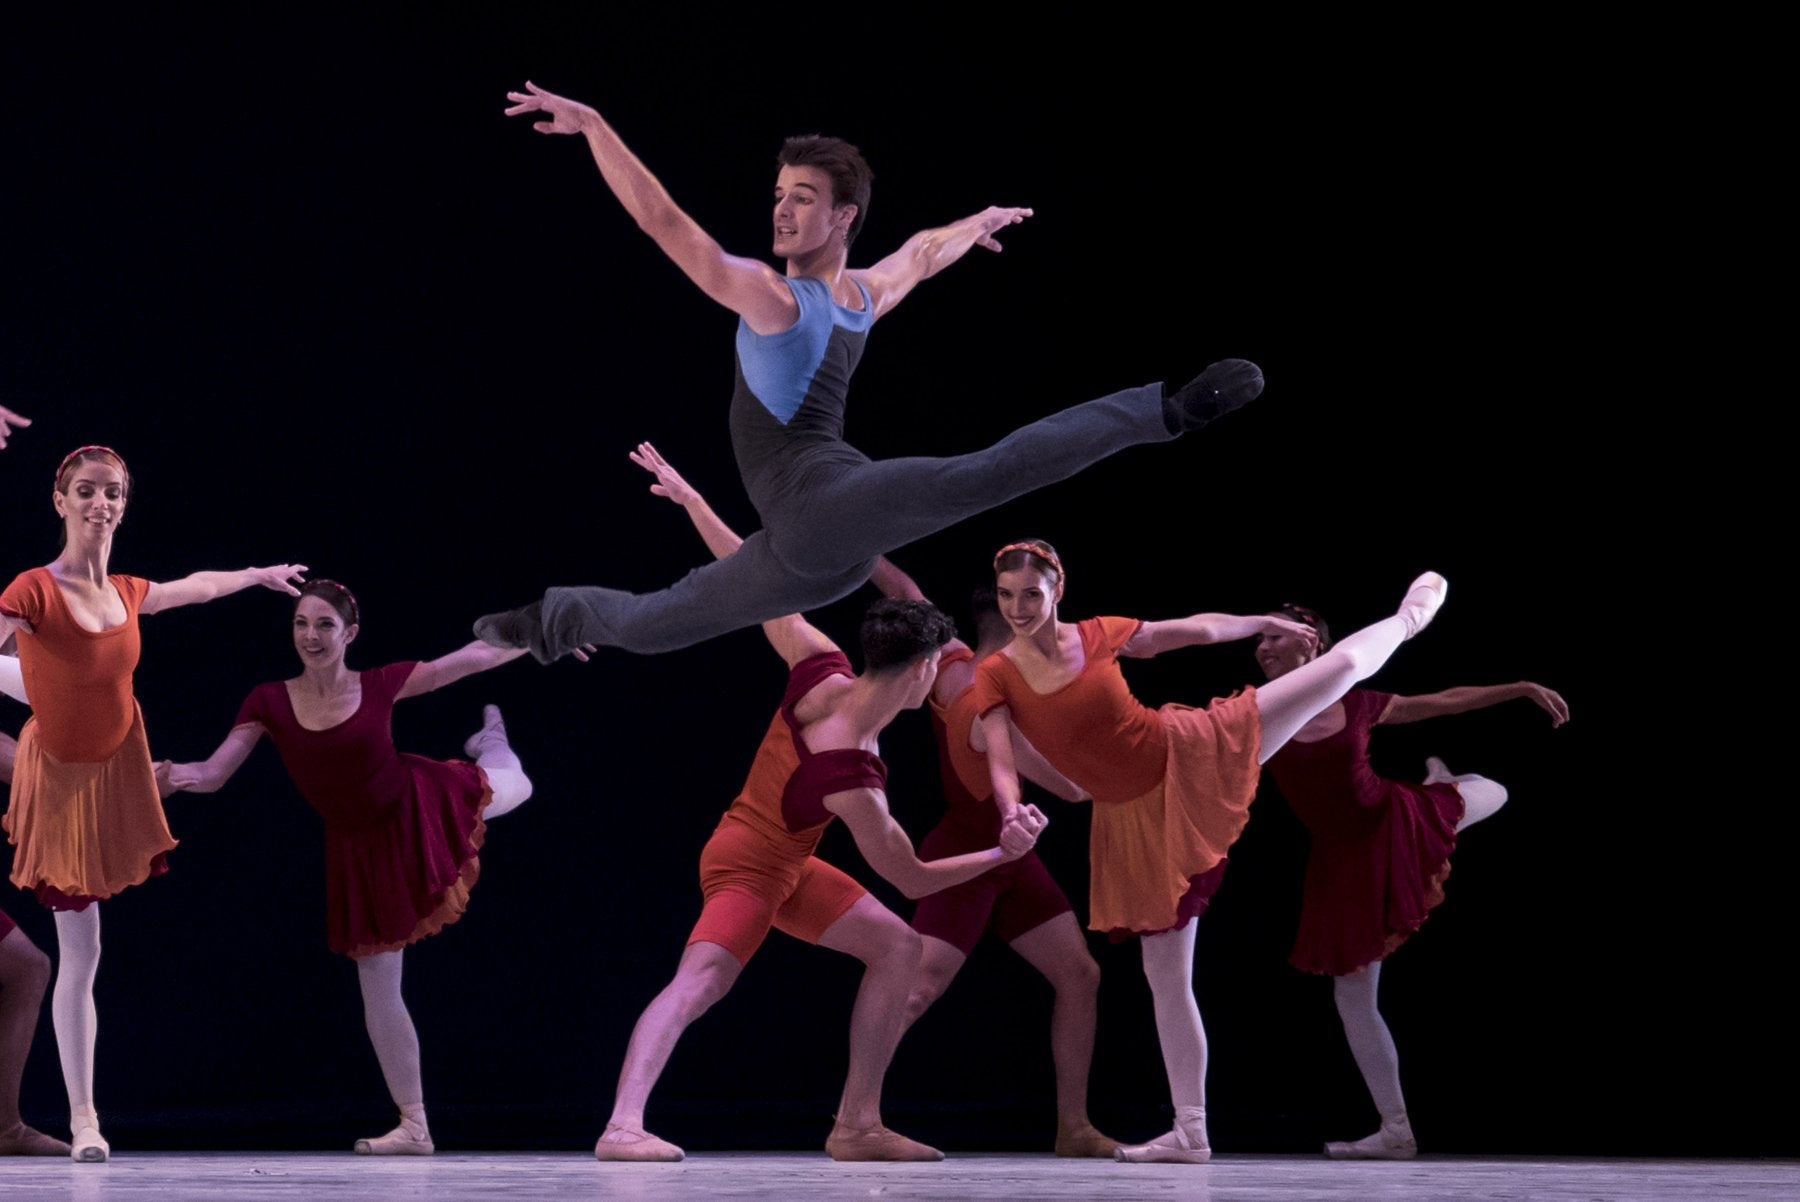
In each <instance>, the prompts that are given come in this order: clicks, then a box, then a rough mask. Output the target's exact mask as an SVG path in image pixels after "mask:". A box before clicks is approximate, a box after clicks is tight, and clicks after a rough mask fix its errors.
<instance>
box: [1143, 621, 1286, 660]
mask: <svg viewBox="0 0 1800 1202" xmlns="http://www.w3.org/2000/svg"><path fill="white" fill-rule="evenodd" d="M1259 634H1291V635H1293V636H1294V637H1295V638H1297V639H1299V640H1300V641H1301V642H1302V643H1304V644H1305V646H1306V649H1307V651H1308V652H1309V653H1310V652H1311V651H1312V650H1313V649H1314V648H1315V647H1317V646H1318V645H1319V632H1318V631H1316V630H1314V629H1313V628H1312V627H1311V626H1308V625H1306V623H1304V622H1290V621H1288V620H1287V619H1286V618H1273V617H1266V616H1260V615H1252V616H1249V617H1239V616H1238V615H1236V614H1194V615H1193V616H1192V617H1187V618H1176V619H1174V620H1172V621H1168V622H1144V623H1142V624H1141V625H1139V626H1138V628H1137V632H1136V633H1135V634H1133V635H1132V636H1131V637H1130V638H1129V639H1127V640H1126V641H1125V645H1124V646H1123V647H1121V648H1119V654H1120V655H1128V656H1131V657H1132V658H1134V659H1149V658H1150V657H1151V656H1153V655H1161V654H1162V653H1163V652H1165V651H1174V650H1176V649H1177V648H1180V647H1196V646H1199V645H1201V644H1202V643H1235V642H1237V641H1238V640H1239V639H1250V638H1255V637H1256V636H1257V635H1259Z"/></svg>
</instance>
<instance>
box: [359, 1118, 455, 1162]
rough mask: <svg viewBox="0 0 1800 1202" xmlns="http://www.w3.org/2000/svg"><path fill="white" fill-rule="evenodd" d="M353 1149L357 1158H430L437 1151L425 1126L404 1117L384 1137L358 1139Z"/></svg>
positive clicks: (415, 1120)
mask: <svg viewBox="0 0 1800 1202" xmlns="http://www.w3.org/2000/svg"><path fill="white" fill-rule="evenodd" d="M354 1148H355V1151H356V1154H357V1155H358V1156H430V1155H431V1154H432V1153H433V1152H436V1151H437V1145H436V1144H434V1143H432V1142H431V1132H430V1130H428V1129H427V1128H426V1126H425V1124H424V1123H421V1122H419V1121H418V1120H417V1119H409V1118H407V1117H405V1116H404V1115H402V1116H401V1118H400V1125H399V1126H398V1127H395V1128H394V1129H393V1130H392V1131H390V1132H388V1133H387V1134H386V1135H377V1136H376V1137H375V1138H374V1139H359V1140H357V1141H356V1144H355V1145H354Z"/></svg>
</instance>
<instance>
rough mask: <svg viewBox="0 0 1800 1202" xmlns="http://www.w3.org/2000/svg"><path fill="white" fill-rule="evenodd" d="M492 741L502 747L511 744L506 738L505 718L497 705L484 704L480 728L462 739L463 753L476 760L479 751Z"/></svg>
mask: <svg viewBox="0 0 1800 1202" xmlns="http://www.w3.org/2000/svg"><path fill="white" fill-rule="evenodd" d="M494 743H499V744H500V745H501V746H503V747H507V746H511V744H510V743H508V742H507V738H506V719H505V718H502V717H501V716H500V707H499V706H497V705H484V706H482V707H481V729H480V730H478V731H476V732H475V733H474V734H472V735H470V736H469V737H468V738H466V739H464V740H463V754H464V755H466V756H468V757H469V758H470V759H472V760H478V759H480V758H481V753H482V752H484V751H486V750H487V749H488V747H489V746H491V745H492V744H494Z"/></svg>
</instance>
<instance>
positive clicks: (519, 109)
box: [506, 79, 600, 134]
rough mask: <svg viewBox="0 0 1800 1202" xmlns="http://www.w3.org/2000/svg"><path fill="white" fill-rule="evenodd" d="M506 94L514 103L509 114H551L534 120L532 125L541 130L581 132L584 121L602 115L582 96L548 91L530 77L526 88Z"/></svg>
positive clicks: (548, 131) (544, 131)
mask: <svg viewBox="0 0 1800 1202" xmlns="http://www.w3.org/2000/svg"><path fill="white" fill-rule="evenodd" d="M506 98H507V99H508V100H510V101H512V102H513V106H512V107H511V108H509V109H507V110H506V115H507V116H508V117H519V116H523V115H524V114H526V113H543V114H544V115H545V116H546V117H548V118H550V119H549V120H548V121H535V122H533V123H532V126H531V128H533V129H535V130H537V131H538V132H539V133H540V134H578V133H580V132H581V126H582V122H583V121H585V120H586V119H587V118H588V117H590V116H594V117H598V116H599V115H600V114H599V113H596V112H595V111H594V110H593V109H591V108H589V107H588V106H587V105H585V104H582V103H581V102H580V101H579V100H570V99H569V98H567V97H566V96H558V95H557V94H556V93H554V92H546V91H544V89H542V88H540V87H538V86H537V85H536V84H534V83H532V82H531V81H530V80H529V79H528V80H526V81H525V90H524V91H523V92H508V93H507V94H506Z"/></svg>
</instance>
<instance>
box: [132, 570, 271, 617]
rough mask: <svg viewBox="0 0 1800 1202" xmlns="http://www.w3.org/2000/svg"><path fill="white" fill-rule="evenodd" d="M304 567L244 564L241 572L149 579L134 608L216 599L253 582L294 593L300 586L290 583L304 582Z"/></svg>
mask: <svg viewBox="0 0 1800 1202" xmlns="http://www.w3.org/2000/svg"><path fill="white" fill-rule="evenodd" d="M305 571H306V565H305V564H303V563H281V564H276V565H275V566H274V567H269V568H245V569H244V570H243V571H241V572H195V573H194V574H193V575H192V576H183V577H182V578H181V579H180V580H171V581H169V582H168V583H166V584H158V583H155V582H152V583H151V585H150V588H149V589H148V590H147V591H146V592H145V593H144V600H143V603H142V604H140V605H139V606H138V612H139V613H143V614H153V613H160V612H161V611H162V610H165V609H174V608H176V607H177V606H182V605H199V604H200V603H201V602H203V601H216V600H218V599H219V598H220V597H229V596H230V595H231V594H232V593H237V592H242V591H243V590H244V589H247V588H249V587H250V586H251V585H253V584H260V585H262V587H264V588H267V589H274V590H275V591H276V592H278V593H286V594H287V595H288V596H290V597H298V596H299V595H300V590H299V589H297V588H295V587H294V583H295V582H296V581H297V582H299V583H302V584H304V583H305V578H304V576H303V575H302V573H304V572H305Z"/></svg>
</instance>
